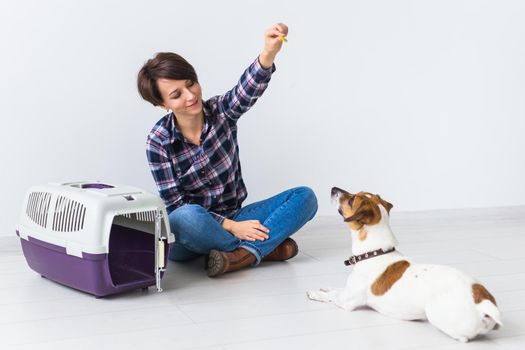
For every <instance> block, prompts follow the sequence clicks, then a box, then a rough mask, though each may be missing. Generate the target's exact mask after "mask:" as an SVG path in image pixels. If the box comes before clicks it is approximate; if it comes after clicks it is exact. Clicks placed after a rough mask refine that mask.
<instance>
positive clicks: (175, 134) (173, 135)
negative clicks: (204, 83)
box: [168, 102, 211, 143]
mask: <svg viewBox="0 0 525 350" xmlns="http://www.w3.org/2000/svg"><path fill="white" fill-rule="evenodd" d="M202 111H203V114H204V125H203V126H202V136H206V135H207V134H208V130H209V120H210V116H211V110H210V109H209V107H208V105H207V104H206V103H204V102H203V103H202ZM175 121H176V118H175V113H173V112H170V113H169V114H168V125H169V127H170V131H171V132H170V143H174V142H175V141H176V140H179V141H183V142H186V140H185V138H184V136H183V135H182V133H181V132H180V130H179V128H178V127H177V123H176V122H175ZM203 140H204V138H203Z"/></svg>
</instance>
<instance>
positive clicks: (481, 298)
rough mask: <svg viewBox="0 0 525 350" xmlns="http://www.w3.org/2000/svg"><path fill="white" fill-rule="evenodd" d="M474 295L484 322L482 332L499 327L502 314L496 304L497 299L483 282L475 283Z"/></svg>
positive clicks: (473, 287) (473, 285)
mask: <svg viewBox="0 0 525 350" xmlns="http://www.w3.org/2000/svg"><path fill="white" fill-rule="evenodd" d="M472 297H473V299H474V303H475V304H476V309H478V311H479V313H480V316H481V322H482V323H483V329H482V333H486V332H488V331H490V330H491V329H498V328H499V327H500V326H501V325H502V324H501V315H500V313H499V310H498V307H497V306H496V305H497V304H496V299H495V298H494V297H493V296H492V294H490V292H489V291H488V290H487V289H486V288H485V287H483V285H482V284H480V283H473V284H472Z"/></svg>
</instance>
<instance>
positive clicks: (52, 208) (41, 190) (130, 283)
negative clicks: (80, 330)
mask: <svg viewBox="0 0 525 350" xmlns="http://www.w3.org/2000/svg"><path fill="white" fill-rule="evenodd" d="M16 233H17V235H18V236H19V237H20V241H21V243H22V250H23V252H24V256H25V258H26V260H27V263H28V265H29V266H30V267H31V268H32V269H33V270H35V271H36V272H38V273H39V274H41V275H42V276H43V277H46V278H48V279H50V280H53V281H56V282H58V283H61V284H64V285H67V286H69V287H73V288H76V289H79V290H82V291H85V292H88V293H91V294H94V295H95V296H97V297H103V296H106V295H110V294H116V293H120V292H124V291H128V290H131V289H136V288H147V287H149V286H152V285H156V287H157V290H158V291H159V292H160V291H162V289H161V285H160V282H161V277H162V275H163V272H164V271H165V266H166V263H167V256H168V250H169V245H170V244H171V243H173V242H174V236H173V234H172V233H171V232H170V229H169V223H168V220H167V213H166V209H165V207H164V204H163V202H162V200H161V199H160V198H159V197H158V196H154V195H152V194H149V193H147V192H144V191H142V190H140V189H138V188H135V187H130V186H116V185H109V184H104V183H100V182H74V183H63V184H49V185H46V186H35V187H32V188H30V189H29V190H28V191H27V193H26V197H25V201H24V205H23V212H22V214H21V217H20V224H19V227H18V229H17V230H16Z"/></svg>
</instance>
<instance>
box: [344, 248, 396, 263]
mask: <svg viewBox="0 0 525 350" xmlns="http://www.w3.org/2000/svg"><path fill="white" fill-rule="evenodd" d="M394 250H396V248H395V247H392V249H389V250H387V251H384V250H383V249H376V250H373V251H371V252H366V253H363V254H359V255H352V256H351V257H350V258H349V259H348V260H345V265H346V266H350V265H355V264H357V263H358V262H360V261H363V260H366V259H370V258H375V257H376V256H380V255H384V254H387V253H391V252H393V251H394Z"/></svg>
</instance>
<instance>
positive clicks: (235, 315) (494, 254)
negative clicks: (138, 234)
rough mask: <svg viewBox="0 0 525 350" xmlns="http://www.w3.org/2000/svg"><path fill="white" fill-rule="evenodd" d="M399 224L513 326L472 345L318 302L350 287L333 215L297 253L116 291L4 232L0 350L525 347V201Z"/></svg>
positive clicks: (420, 249) (421, 215)
mask: <svg viewBox="0 0 525 350" xmlns="http://www.w3.org/2000/svg"><path fill="white" fill-rule="evenodd" d="M391 221H392V227H393V229H394V232H395V233H396V236H397V238H398V240H399V242H400V246H399V250H401V251H402V252H403V253H404V254H405V255H409V256H412V257H414V258H416V260H417V261H420V262H428V263H441V264H448V265H452V266H455V267H457V268H460V269H462V270H464V271H467V272H468V273H470V274H472V275H474V276H475V277H477V278H478V279H479V280H480V281H481V282H482V283H483V284H484V285H485V286H486V287H487V288H488V289H489V290H490V291H491V292H492V294H494V296H495V297H496V299H497V301H498V304H499V306H500V309H501V310H502V312H503V322H504V326H503V327H502V328H501V329H500V330H499V331H494V332H492V333H490V334H489V335H488V336H485V337H483V338H480V339H478V340H475V341H472V342H470V343H467V344H462V343H459V342H457V341H454V340H452V339H451V338H449V337H447V336H445V335H444V334H442V333H440V332H439V331H438V330H437V329H435V328H433V327H432V326H430V325H429V324H428V323H427V322H405V321H398V320H395V319H390V318H386V317H384V316H382V315H380V314H378V313H376V312H374V311H372V310H367V309H364V310H359V311H355V312H345V311H343V310H341V309H337V308H336V307H334V306H333V305H328V304H323V303H319V302H313V301H309V300H307V299H306V296H305V291H306V290H309V289H316V288H319V287H329V286H332V287H337V286H342V285H343V284H344V282H345V279H346V276H347V274H348V273H349V272H350V268H348V267H345V266H344V265H343V260H345V259H346V258H347V256H348V255H349V253H350V239H349V232H348V231H347V229H346V226H345V225H344V224H343V222H342V220H341V219H340V218H339V217H337V216H333V217H318V218H316V219H314V221H313V222H311V223H310V224H309V225H308V226H306V227H305V228H304V229H303V230H301V231H300V232H299V233H298V234H297V235H296V236H295V238H296V239H297V241H298V243H299V247H300V249H301V252H300V254H299V255H298V256H297V257H295V258H294V259H292V260H290V261H289V262H284V263H283V262H281V263H263V264H262V265H260V266H259V267H257V268H255V269H249V270H245V271H241V272H237V273H232V274H227V275H224V276H222V277H221V278H217V279H210V278H208V277H206V274H205V271H204V269H203V262H202V260H197V261H195V262H192V263H189V264H175V263H171V264H170V265H169V268H168V274H167V275H166V276H165V278H164V280H163V287H164V292H162V293H156V292H155V290H154V288H150V290H149V291H148V292H146V293H144V292H141V291H136V292H132V293H128V294H125V295H120V296H114V297H110V298H105V299H95V298H94V297H92V296H90V295H87V294H84V293H81V292H77V291H75V290H72V289H69V288H67V287H63V286H61V285H58V284H55V283H53V282H51V281H49V280H46V279H43V278H41V277H40V276H39V275H38V274H36V273H35V272H33V271H32V270H30V269H29V268H28V267H27V264H26V263H25V260H24V257H23V255H22V253H21V249H20V244H19V242H18V241H17V240H16V239H15V237H5V238H0V280H1V281H2V283H1V284H0V334H1V337H0V349H53V350H57V349H69V348H71V349H94V348H95V349H138V348H141V349H143V348H148V347H149V348H155V349H177V350H179V349H210V350H212V349H213V350H218V349H221V350H226V349H228V350H234V349H265V350H266V349H429V350H437V349H444V350H445V349H446V350H455V349H476V350H477V349H480V350H483V349H525V254H524V251H523V248H524V247H525V207H512V208H496V209H468V210H454V211H432V212H412V213H397V212H396V211H395V210H394V211H393V212H392V219H391ZM13 235H14V233H13Z"/></svg>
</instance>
